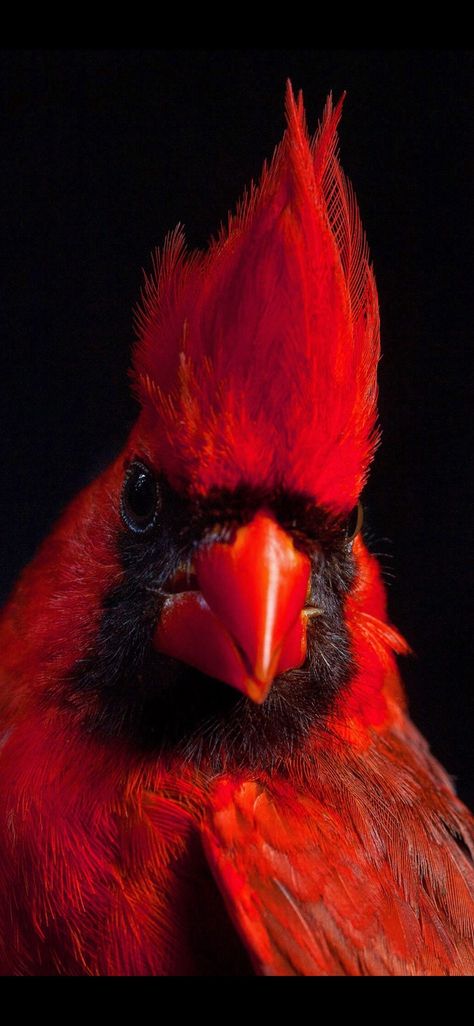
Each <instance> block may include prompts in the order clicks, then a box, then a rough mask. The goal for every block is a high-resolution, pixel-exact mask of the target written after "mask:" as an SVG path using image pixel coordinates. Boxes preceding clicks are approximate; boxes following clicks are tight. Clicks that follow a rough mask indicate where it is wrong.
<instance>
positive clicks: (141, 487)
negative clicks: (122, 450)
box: [120, 460, 161, 534]
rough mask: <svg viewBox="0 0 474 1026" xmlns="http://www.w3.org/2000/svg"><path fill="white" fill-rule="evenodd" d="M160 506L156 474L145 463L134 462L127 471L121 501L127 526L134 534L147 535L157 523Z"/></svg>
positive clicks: (123, 518)
mask: <svg viewBox="0 0 474 1026" xmlns="http://www.w3.org/2000/svg"><path fill="white" fill-rule="evenodd" d="M160 505H161V503H160V493H159V489H158V482H157V480H156V478H155V476H154V474H153V473H152V472H151V470H150V469H149V468H148V467H147V466H145V464H144V463H141V462H140V461H139V460H134V461H133V463H132V464H131V465H130V467H129V469H128V471H127V476H126V478H125V482H124V486H123V489H122V496H121V500H120V513H121V517H122V520H123V522H124V524H125V526H126V527H128V529H129V531H133V533H134V534H146V533H147V532H148V531H150V530H151V529H152V527H154V525H155V523H156V519H157V516H158V513H159V509H160Z"/></svg>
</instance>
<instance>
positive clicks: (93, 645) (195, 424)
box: [55, 85, 398, 759]
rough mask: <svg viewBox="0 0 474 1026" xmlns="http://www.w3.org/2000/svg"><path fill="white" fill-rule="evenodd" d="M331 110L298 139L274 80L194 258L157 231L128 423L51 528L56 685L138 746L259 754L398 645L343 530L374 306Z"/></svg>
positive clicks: (353, 529)
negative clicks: (219, 218)
mask: <svg viewBox="0 0 474 1026" xmlns="http://www.w3.org/2000/svg"><path fill="white" fill-rule="evenodd" d="M341 105H342V101H339V103H338V104H337V105H336V106H335V107H334V106H333V104H332V100H331V98H329V100H328V102H327V104H326V108H325V110H324V114H323V117H322V120H321V123H320V126H319V129H318V131H317V133H316V135H315V137H314V139H311V138H310V137H309V135H308V132H307V128H306V123H305V115H304V109H303V101H302V97H301V94H300V95H299V97H298V98H297V99H295V97H294V94H293V92H292V89H291V86H290V85H289V86H288V89H287V98H286V114H287V127H286V131H285V134H284V136H283V139H282V142H281V144H280V145H279V147H278V148H277V149H276V151H275V154H274V156H273V159H272V161H271V163H270V164H269V166H265V167H264V170H263V173H262V177H261V180H260V183H259V184H258V186H257V187H252V188H251V189H250V191H249V193H248V194H247V195H246V196H245V198H244V200H243V202H242V203H241V204H240V206H239V207H238V209H237V212H236V214H235V215H234V216H232V217H230V218H229V222H228V225H227V226H226V227H225V228H223V229H222V230H221V232H220V234H219V236H218V237H217V238H216V240H215V241H213V242H212V243H211V245H210V247H209V249H208V251H207V252H205V253H200V252H199V253H188V252H187V250H186V245H185V240H184V235H183V232H182V231H181V229H177V230H176V231H174V232H173V233H172V234H171V235H170V236H169V237H168V238H167V240H166V242H165V244H164V247H163V250H162V252H161V253H157V254H156V255H155V258H154V261H153V272H152V274H151V275H150V276H149V277H146V279H145V286H144V289H143V296H142V302H141V305H140V309H139V312H138V316H137V330H138V340H137V343H136V346H135V350H134V358H133V382H134V389H135V393H136V395H137V397H138V399H139V402H140V407H141V412H140V415H139V418H138V420H137V422H136V424H135V426H134V428H133V430H132V432H131V435H130V437H129V439H128V441H127V444H126V447H125V450H124V452H123V453H121V455H120V457H119V458H118V459H117V460H116V461H115V462H114V464H113V466H112V468H110V469H109V471H108V472H107V473H106V474H105V475H104V476H103V478H102V479H100V480H99V482H98V483H96V485H93V486H91V489H90V490H89V492H88V493H87V497H86V498H85V499H84V500H81V501H82V505H81V504H80V503H79V507H78V506H77V505H76V512H75V513H74V514H71V515H70V518H69V520H68V518H67V517H66V520H65V522H64V525H63V527H62V528H60V530H59V536H61V531H62V536H63V537H66V535H67V536H68V537H69V538H70V535H71V523H72V522H73V523H74V524H77V523H80V528H78V529H75V530H76V536H75V539H74V544H75V545H76V549H75V555H73V556H71V552H70V549H68V555H67V560H68V561H69V566H68V569H67V570H66V571H65V573H67V574H69V577H68V587H69V588H70V590H71V589H72V591H73V592H74V587H75V596H76V597H75V599H74V601H75V602H76V607H75V608H76V612H77V602H78V601H79V600H78V599H77V594H78V591H79V589H78V586H77V581H78V572H77V566H76V561H78V560H79V556H78V554H77V553H78V547H79V546H80V548H81V552H82V556H81V558H82V559H83V562H84V560H86V561H88V565H89V566H91V567H92V566H94V570H93V571H92V570H91V571H90V573H89V576H88V572H86V571H85V570H84V566H83V565H82V566H81V570H80V572H79V577H80V578H81V580H84V579H85V578H86V577H87V580H88V595H89V598H90V599H91V593H92V592H94V596H93V601H94V603H95V606H96V607H97V609H98V610H99V611H98V612H97V614H96V615H95V616H94V617H92V618H91V617H89V618H88V621H87V626H86V627H84V630H83V635H82V649H81V650H80V657H78V658H77V659H76V660H75V661H73V663H72V664H71V660H70V665H69V667H68V680H69V685H68V686H69V695H70V697H71V696H72V698H73V701H74V703H76V705H78V706H79V707H80V709H81V714H83V715H85V716H87V717H88V718H89V720H90V722H91V723H92V725H93V726H96V727H100V728H101V729H107V730H109V731H110V732H112V733H124V732H125V733H126V734H129V735H133V736H135V737H136V738H139V739H140V743H146V744H151V745H153V746H155V745H159V746H161V748H163V747H166V746H171V747H173V746H174V747H175V746H176V745H181V746H182V747H183V748H184V750H186V752H187V753H188V754H194V755H195V754H196V753H199V752H201V751H202V750H203V749H204V748H205V747H206V746H207V750H208V751H210V750H212V751H217V749H218V748H219V749H220V750H221V751H223V750H224V749H225V750H226V751H227V752H229V751H230V750H235V751H238V752H239V753H240V754H239V757H240V758H244V756H248V757H249V758H253V755H252V754H251V753H252V752H253V750H254V749H255V750H256V751H257V750H258V752H259V753H262V752H263V751H266V752H267V754H268V758H271V759H274V758H275V753H276V751H277V749H278V748H279V747H281V746H283V747H285V745H289V746H291V747H292V750H294V749H295V746H297V745H298V744H300V743H301V742H302V739H303V738H304V737H305V736H306V734H307V733H308V731H310V730H311V729H313V727H314V724H315V722H317V721H318V719H319V720H321V717H324V716H326V715H327V713H328V710H330V709H331V708H332V707H333V706H334V703H337V702H339V703H340V701H341V696H343V695H344V694H345V695H346V696H347V695H348V694H353V690H354V681H355V680H356V678H357V676H358V674H359V676H360V671H361V658H362V657H361V652H362V650H363V649H364V645H365V646H366V648H367V645H369V647H370V646H371V648H372V651H376V650H377V646H378V649H379V651H378V656H377V658H378V659H379V662H380V661H382V662H383V660H381V656H380V653H381V650H382V649H384V651H385V649H386V648H387V647H395V648H396V647H397V643H398V642H397V636H396V635H395V632H393V631H392V633H391V635H390V630H391V629H390V628H388V627H385V628H384V630H385V634H383V632H382V634H381V632H380V630H379V633H378V635H377V637H376V638H375V640H374V637H375V635H374V623H376V622H378V623H380V622H381V620H383V619H384V599H383V591H382V587H381V585H380V581H379V578H378V572H377V567H376V563H375V560H374V559H373V558H372V557H370V556H369V555H368V553H367V550H366V549H365V547H364V545H363V542H362V541H361V536H360V534H359V531H360V527H361V520H362V517H361V511H362V507H361V503H360V495H361V491H362V488H363V486H364V483H365V480H366V477H367V473H368V468H369V465H370V462H371V459H372V457H373V454H374V450H375V448H376V446H377V443H378V430H377V425H376V418H377V411H376V398H377V384H376V369H377V362H378V359H379V316H378V304H377V293H376V287H375V282H374V276H373V272H372V269H371V266H370V264H369V258H368V251H367V245H366V241H365V237H364V234H363V230H362V227H361V223H360V218H359V213H358V209H357V205H356V202H355V199H354V194H353V192H352V189H351V186H350V184H349V183H348V181H347V179H346V178H345V176H344V173H343V171H342V170H341V167H340V164H339V161H338V156H337V126H338V122H339V118H340V113H341ZM71 516H72V517H73V520H72V521H71ZM74 518H75V519H74ZM72 533H73V534H74V531H73V532H72ZM67 544H68V545H69V546H70V545H71V541H69V542H68V543H67ZM72 565H73V566H74V571H71V569H70V568H71V566H72ZM71 578H74V584H73V585H71ZM55 586H56V588H57V581H56V582H55ZM81 601H82V600H81ZM91 602H92V599H91ZM99 607H100V609H99ZM64 608H65V602H63V604H62V605H61V615H62V611H63V609H64ZM86 608H87V604H86V602H84V606H83V607H81V609H83V611H84V610H86ZM363 616H365V620H363V619H362V617H363ZM370 618H372V626H371V627H370ZM64 622H66V621H65V619H64ZM371 630H372V635H371ZM387 632H388V633H387ZM84 638H85V639H86V640H87V645H85V643H84ZM79 648H80V646H79ZM84 649H85V650H84ZM362 661H363V659H362ZM370 672H371V673H372V676H373V666H372V669H371V671H370ZM369 676H370V674H369ZM364 679H365V684H364V687H366V689H367V687H368V685H367V679H368V678H367V673H365V678H364ZM351 688H352V691H351ZM369 690H370V688H369ZM379 690H380V689H379ZM359 698H360V696H359ZM370 701H372V699H371V700H370ZM358 702H359V704H358V705H357V702H356V705H355V706H354V703H353V707H354V708H355V707H356V706H357V708H360V707H364V703H365V704H367V703H366V701H365V699H364V700H363V701H362V700H360V701H359V699H358ZM361 702H362V705H361ZM369 705H370V702H369ZM371 708H372V713H371V716H372V718H373V717H374V716H375V719H377V716H379V715H380V710H379V707H378V706H377V707H376V713H373V708H375V706H374V705H373V702H372V707H371ZM377 709H378V710H379V711H377ZM252 745H253V746H254V749H253V748H252ZM249 753H250V755H249Z"/></svg>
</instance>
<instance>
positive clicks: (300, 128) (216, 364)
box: [134, 85, 379, 511]
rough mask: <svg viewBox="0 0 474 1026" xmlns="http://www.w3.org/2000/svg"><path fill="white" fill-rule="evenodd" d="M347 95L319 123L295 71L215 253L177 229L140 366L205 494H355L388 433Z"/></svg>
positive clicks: (151, 298)
mask: <svg viewBox="0 0 474 1026" xmlns="http://www.w3.org/2000/svg"><path fill="white" fill-rule="evenodd" d="M341 107H342V99H341V100H340V101H339V103H338V104H337V106H336V107H333V104H332V100H331V97H330V98H329V99H328V101H327V104H326V107H325V110H324V114H323V118H322V121H321V124H320V126H319V129H318V131H317V133H316V136H315V138H314V139H313V140H311V139H310V138H309V136H308V132H307V129H306V123H305V115H304V108H303V99H302V95H301V93H300V94H299V96H298V99H297V101H296V100H295V98H294V95H293V92H292V89H291V86H290V85H288V89H287V98H286V110H287V122H288V123H287V129H286V131H285V134H284V136H283V140H282V142H281V144H280V145H279V147H278V148H277V150H276V151H275V154H274V157H273V160H272V162H271V164H270V166H269V167H266V166H265V167H264V169H263V173H262V177H261V181H260V184H259V185H258V187H252V189H251V190H250V193H249V194H248V195H247V196H246V197H245V198H244V200H243V202H242V203H241V204H240V206H239V208H238V210H237V213H236V215H235V216H233V217H229V223H228V226H227V228H226V229H225V230H223V231H221V234H220V235H219V237H218V238H217V239H216V240H215V241H214V242H212V243H211V245H210V248H209V250H208V252H207V253H192V254H190V255H187V254H186V251H185V242H184V236H183V234H182V231H181V230H179V229H178V230H176V231H175V232H174V233H173V234H172V235H171V236H169V237H168V239H167V240H166V242H165V245H164V249H163V252H162V254H161V255H159V256H157V257H156V259H155V261H154V274H153V276H152V277H151V278H149V279H147V280H146V284H145V290H144V297H143V298H144V301H143V305H142V309H141V310H140V313H139V316H138V328H139V340H138V343H137V346H136V350H135V358H134V377H135V382H136V387H137V389H138V393H139V397H140V400H141V402H142V405H143V423H144V424H145V425H146V428H147V432H149V431H150V430H151V432H152V437H153V447H154V450H155V451H156V459H157V462H158V463H159V464H160V466H161V467H162V469H163V470H164V472H165V473H166V474H167V476H168V478H169V479H170V480H171V482H172V483H173V484H174V485H175V486H177V487H181V488H186V489H187V490H191V491H194V492H199V493H206V492H208V491H209V490H210V489H211V488H213V487H221V488H234V487H235V486H237V485H238V484H241V483H243V482H245V483H246V484H248V485H258V486H259V487H262V486H263V487H268V488H273V487H279V486H283V487H285V488H287V489H289V490H291V491H296V492H301V493H305V494H307V495H309V496H311V497H312V498H313V499H314V500H315V501H317V502H318V503H320V504H321V505H323V506H326V507H329V508H332V509H334V510H336V511H344V510H347V509H349V508H351V507H352V506H353V505H354V503H355V501H356V500H357V498H358V496H359V494H360V491H361V489H362V487H363V484H364V481H365V479H366V476H367V471H368V467H369V463H370V461H371V458H372V455H373V452H374V449H375V446H376V444H377V440H378V434H377V428H376V398H377V382H376V369H377V361H378V358H379V318H378V304H377V293H376V287H375V281H374V276H373V273H372V269H371V267H370V265H369V258H368V250H367V244H366V241H365V237H364V234H363V230H362V227H361V223H360V218H359V213H358V209H357V205H356V201H355V199H354V194H353V191H352V188H351V186H350V184H349V183H348V181H347V179H346V178H345V176H344V173H343V171H342V169H341V167H340V164H339V161H338V157H337V125H338V121H339V117H340V113H341Z"/></svg>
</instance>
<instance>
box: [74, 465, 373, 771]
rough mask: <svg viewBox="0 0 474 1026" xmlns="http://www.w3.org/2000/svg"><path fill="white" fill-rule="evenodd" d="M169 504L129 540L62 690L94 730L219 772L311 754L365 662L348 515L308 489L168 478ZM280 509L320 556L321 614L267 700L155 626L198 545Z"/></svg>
mask: <svg viewBox="0 0 474 1026" xmlns="http://www.w3.org/2000/svg"><path fill="white" fill-rule="evenodd" d="M160 492H161V511H160V516H159V519H158V522H157V524H156V525H155V526H154V528H153V532H152V533H151V534H150V535H147V536H146V537H143V536H140V535H134V534H133V533H131V532H130V531H128V530H127V529H126V528H125V527H124V529H123V533H122V534H121V535H120V537H119V538H118V541H117V544H118V550H119V554H120V560H121V563H122V566H123V570H124V576H123V580H122V583H121V584H120V585H119V586H118V587H116V588H114V589H113V590H112V591H110V592H109V593H108V595H107V596H106V598H105V601H104V603H103V611H102V618H101V623H100V628H99V630H98V633H97V636H96V639H95V642H94V645H93V647H92V648H91V650H90V651H89V652H87V653H85V656H84V658H83V659H81V660H80V662H78V663H77V664H76V666H75V668H74V669H73V671H72V673H71V674H70V677H69V680H68V681H67V686H66V689H65V690H64V689H63V690H62V691H61V695H62V700H64V701H66V702H67V704H68V705H70V704H71V703H72V704H73V706H74V707H75V709H76V711H77V713H78V714H79V716H80V717H81V719H82V720H83V722H84V725H85V726H86V728H87V729H88V730H93V731H98V732H100V733H101V734H103V735H106V736H108V737H111V736H115V737H120V738H124V739H128V741H129V742H130V743H131V744H132V745H133V746H134V747H137V748H139V749H140V750H142V751H149V752H150V751H156V753H157V754H158V753H159V754H160V755H161V756H162V757H166V756H167V755H169V756H171V755H173V756H175V755H176V754H177V753H179V754H181V755H182V757H183V758H184V759H186V760H189V761H192V762H193V763H196V764H201V763H205V764H206V765H209V764H210V765H211V767H212V768H213V769H215V771H216V772H220V771H222V770H224V769H230V768H236V767H238V768H242V769H251V768H260V769H267V770H271V771H274V770H275V769H277V768H278V769H280V770H282V769H284V766H285V764H286V763H287V761H288V760H289V759H290V758H291V757H292V756H293V755H294V754H295V753H298V754H301V755H303V753H304V746H305V740H306V739H307V738H308V735H309V733H310V732H311V731H312V730H313V729H314V728H315V726H318V725H319V726H320V727H321V729H324V723H325V719H326V717H327V714H328V712H329V711H330V709H331V708H332V705H333V703H334V701H335V699H336V698H337V696H338V695H339V694H340V692H341V689H342V688H343V687H344V685H345V684H347V682H348V681H349V680H350V678H351V676H352V675H353V672H354V664H353V659H352V654H351V647H350V639H349V634H348V630H347V627H346V624H345V620H344V600H345V597H346V595H347V594H348V592H349V591H350V589H351V587H352V585H353V583H354V576H355V566H354V559H353V556H352V550H351V546H350V544H348V541H347V533H346V531H345V525H344V523H343V522H342V521H341V520H337V519H335V518H334V517H331V515H330V514H329V513H327V512H326V511H324V510H322V509H320V508H318V507H315V506H314V503H312V502H311V501H310V500H309V499H308V498H307V497H305V496H301V495H289V494H288V493H286V492H285V491H284V490H283V489H282V490H280V491H274V492H272V493H271V494H268V493H264V492H259V491H256V490H255V489H250V488H247V487H246V486H242V487H241V488H240V489H238V490H236V491H234V492H232V493H225V492H219V493H214V494H211V495H209V496H208V497H206V499H200V500H192V499H189V498H185V497H182V496H180V495H177V493H175V492H174V491H173V490H172V489H171V488H170V487H169V485H167V483H166V482H164V481H163V482H160ZM262 507H265V508H267V509H271V510H272V512H273V514H274V516H275V517H276V519H277V520H278V522H279V523H280V525H281V526H282V527H283V528H284V529H285V530H286V531H287V532H288V533H289V534H290V535H291V536H292V537H293V541H294V544H295V546H297V547H299V548H301V549H304V551H305V552H306V553H307V554H308V555H309V557H310V560H311V567H312V571H311V599H310V601H311V603H313V604H314V605H316V606H318V608H319V609H320V610H321V615H319V616H317V617H315V618H314V619H311V620H310V621H309V623H308V655H307V659H306V662H305V664H304V665H303V666H302V667H301V668H300V669H295V670H289V671H287V672H286V673H284V674H281V675H280V676H279V677H277V678H276V679H275V681H274V682H273V685H272V688H271V690H270V693H269V695H268V697H267V698H266V700H265V702H264V703H263V704H262V705H260V706H259V705H256V704H255V703H254V702H252V700H251V699H249V698H247V697H245V696H244V695H242V694H241V693H240V692H239V691H237V690H235V689H234V688H232V687H230V686H229V685H227V684H224V683H222V682H221V681H217V680H214V679H212V678H210V677H207V676H205V675H204V674H202V673H200V672H199V671H197V670H195V669H193V668H192V667H190V666H188V665H186V664H184V663H181V662H178V661H177V660H175V659H172V658H170V657H168V656H165V655H162V654H161V653H159V652H157V651H156V650H155V649H154V647H153V645H152V636H153V634H154V631H155V629H156V625H157V623H158V620H159V617H160V613H161V608H162V605H163V597H162V596H160V594H159V590H160V588H162V587H163V585H164V583H165V582H166V580H167V579H168V578H169V577H170V576H171V575H172V574H173V573H174V572H175V571H176V570H177V568H178V566H179V565H180V563H182V561H183V559H184V560H185V559H189V558H191V557H192V552H193V549H194V548H195V546H196V545H197V544H199V543H200V542H202V539H203V538H206V540H209V539H210V538H211V539H214V538H215V539H216V540H217V539H219V540H221V541H225V540H226V538H227V537H229V536H230V535H231V533H232V531H233V529H234V528H235V527H236V526H238V525H240V524H242V523H246V522H249V521H250V520H251V519H252V518H253V516H254V515H255V513H256V512H257V510H258V509H261V508H262Z"/></svg>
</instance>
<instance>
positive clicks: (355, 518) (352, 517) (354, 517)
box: [346, 501, 364, 542]
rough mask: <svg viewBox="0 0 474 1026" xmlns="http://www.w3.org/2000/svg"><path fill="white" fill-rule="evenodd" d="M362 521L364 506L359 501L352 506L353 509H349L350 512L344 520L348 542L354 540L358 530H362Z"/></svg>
mask: <svg viewBox="0 0 474 1026" xmlns="http://www.w3.org/2000/svg"><path fill="white" fill-rule="evenodd" d="M363 523H364V507H363V505H362V503H361V502H360V501H359V502H358V503H357V506H354V509H353V510H351V512H350V513H349V516H348V518H347V521H346V534H347V541H348V542H351V541H354V538H355V537H356V535H358V534H359V531H361V530H362V524H363Z"/></svg>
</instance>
